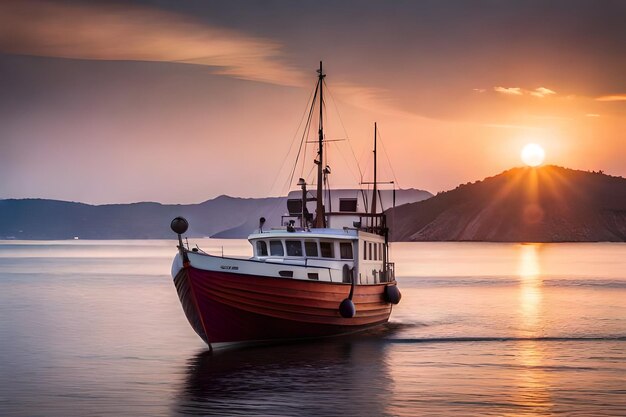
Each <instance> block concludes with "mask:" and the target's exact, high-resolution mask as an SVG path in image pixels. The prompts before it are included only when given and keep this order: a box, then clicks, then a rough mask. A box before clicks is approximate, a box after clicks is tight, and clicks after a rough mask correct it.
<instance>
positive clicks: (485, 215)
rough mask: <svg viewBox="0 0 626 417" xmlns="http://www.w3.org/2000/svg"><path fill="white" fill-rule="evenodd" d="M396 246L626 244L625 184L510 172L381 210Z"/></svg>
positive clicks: (590, 175) (598, 177) (554, 170)
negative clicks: (403, 243)
mask: <svg viewBox="0 0 626 417" xmlns="http://www.w3.org/2000/svg"><path fill="white" fill-rule="evenodd" d="M387 213H388V215H389V219H388V221H389V225H390V226H391V228H392V239H393V240H396V241H492V242H494V241H495V242H589V241H611V242H623V241H626V179H624V178H622V177H612V176H609V175H605V174H603V173H602V172H585V171H576V170H572V169H566V168H561V167H557V166H544V167H540V168H514V169H511V170H508V171H505V172H503V173H501V174H499V175H496V176H494V177H490V178H486V179H484V180H482V181H476V182H474V183H467V184H463V185H460V186H458V187H457V188H456V189H454V190H451V191H447V192H443V193H439V194H437V195H436V196H435V197H433V198H430V199H428V200H425V201H420V202H416V203H412V204H405V205H402V206H398V207H396V208H395V209H391V210H388V211H387Z"/></svg>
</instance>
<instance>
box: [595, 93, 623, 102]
mask: <svg viewBox="0 0 626 417" xmlns="http://www.w3.org/2000/svg"><path fill="white" fill-rule="evenodd" d="M596 101H626V94H611V95H608V96H601V97H597V98H596Z"/></svg>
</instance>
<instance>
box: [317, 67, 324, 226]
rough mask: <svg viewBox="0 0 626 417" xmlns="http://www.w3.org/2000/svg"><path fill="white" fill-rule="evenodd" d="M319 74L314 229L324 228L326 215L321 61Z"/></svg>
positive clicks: (322, 74) (322, 73)
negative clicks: (323, 199)
mask: <svg viewBox="0 0 626 417" xmlns="http://www.w3.org/2000/svg"><path fill="white" fill-rule="evenodd" d="M317 72H318V74H319V80H318V86H319V92H320V96H319V105H320V123H319V138H318V150H317V155H318V160H317V161H316V163H317V208H316V209H315V227H319V228H322V227H326V215H325V213H324V202H323V201H322V198H323V195H324V190H323V182H324V172H323V171H324V168H323V166H324V165H323V163H324V118H323V115H324V114H323V113H324V77H326V74H324V72H323V71H322V61H320V69H319V70H318V71H317Z"/></svg>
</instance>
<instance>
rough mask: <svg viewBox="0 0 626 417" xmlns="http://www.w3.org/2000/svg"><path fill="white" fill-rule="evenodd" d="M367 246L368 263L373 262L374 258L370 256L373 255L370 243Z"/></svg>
mask: <svg viewBox="0 0 626 417" xmlns="http://www.w3.org/2000/svg"><path fill="white" fill-rule="evenodd" d="M367 246H369V248H368V250H367V254H368V255H369V258H367V259H369V260H370V261H371V260H373V259H374V258H373V257H372V255H373V254H374V252H373V251H372V242H368V244H367Z"/></svg>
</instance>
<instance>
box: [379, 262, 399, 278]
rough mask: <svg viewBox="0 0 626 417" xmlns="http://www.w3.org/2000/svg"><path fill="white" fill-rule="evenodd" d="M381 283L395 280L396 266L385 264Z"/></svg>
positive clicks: (390, 263) (389, 263) (392, 263)
mask: <svg viewBox="0 0 626 417" xmlns="http://www.w3.org/2000/svg"><path fill="white" fill-rule="evenodd" d="M382 280H383V282H393V281H395V280H396V264H395V262H386V263H385V274H384V276H383V278H382Z"/></svg>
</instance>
